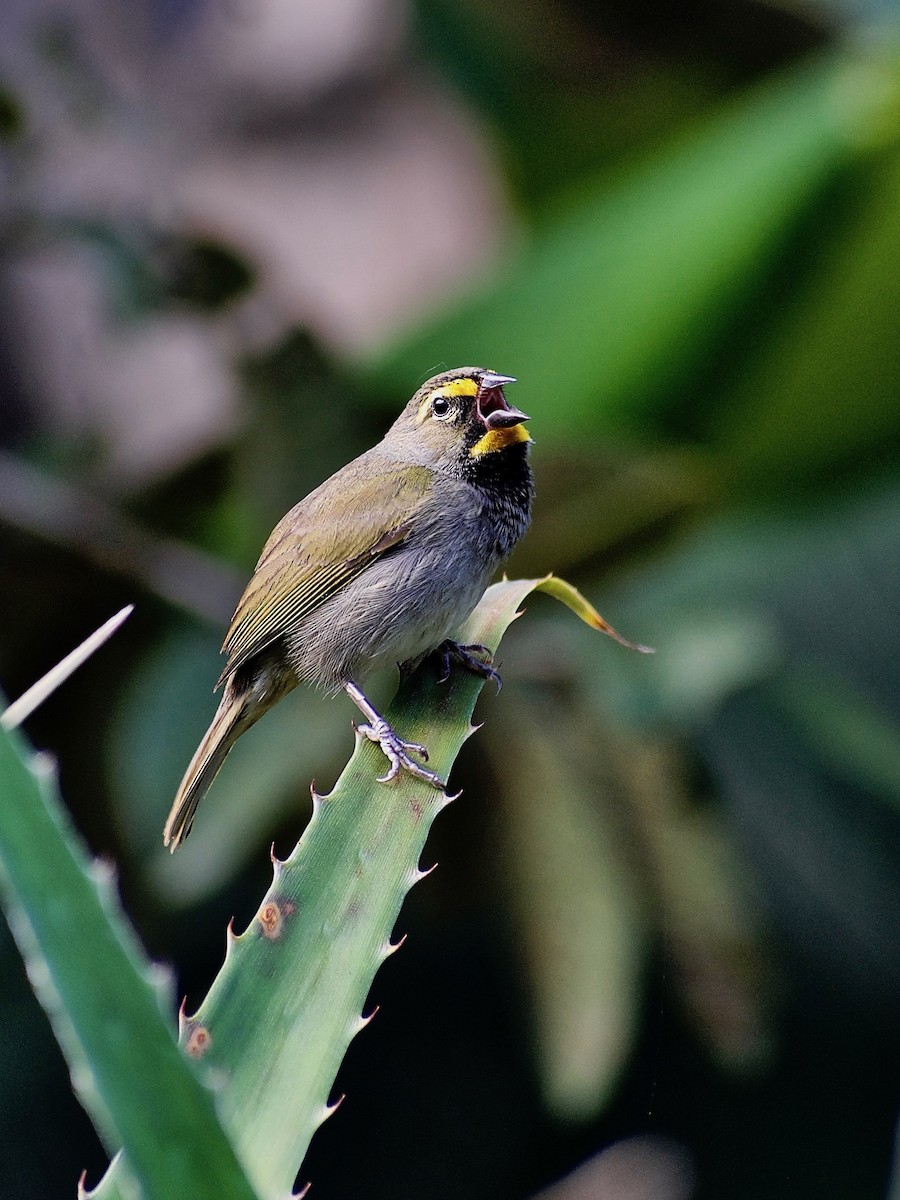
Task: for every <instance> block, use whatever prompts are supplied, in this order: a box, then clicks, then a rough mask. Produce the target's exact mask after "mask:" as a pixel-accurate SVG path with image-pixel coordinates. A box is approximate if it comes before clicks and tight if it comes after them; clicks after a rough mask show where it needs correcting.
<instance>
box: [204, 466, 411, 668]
mask: <svg viewBox="0 0 900 1200" xmlns="http://www.w3.org/2000/svg"><path fill="white" fill-rule="evenodd" d="M433 481H434V476H433V474H432V472H431V471H429V470H428V469H427V468H426V467H417V466H408V465H394V464H390V463H385V462H384V461H383V460H376V461H373V460H372V459H371V458H369V457H368V456H367V455H363V456H362V458H359V459H356V460H355V461H354V462H352V463H349V464H348V465H347V466H346V467H344V468H343V469H342V470H340V471H338V472H337V474H336V475H333V476H332V477H331V478H330V479H328V480H327V481H326V482H325V483H323V484H322V486H321V487H319V488H317V489H316V490H315V491H314V492H311V493H310V494H309V495H308V496H307V497H306V499H305V500H301V501H300V503H299V504H297V505H295V507H294V508H292V509H291V511H290V512H289V513H287V515H286V516H284V517H283V518H282V520H281V521H279V523H278V525H276V527H275V529H274V530H273V531H272V534H271V536H270V537H269V540H268V541H267V542H266V544H265V546H264V547H263V552H262V554H261V555H260V558H259V562H258V563H257V564H256V570H255V571H254V573H253V576H252V578H251V580H250V582H249V583H248V584H247V588H246V590H245V591H244V594H243V596H242V597H241V599H240V600H239V602H238V606H237V609H236V610H235V613H234V616H233V617H232V620H231V626H230V628H229V630H228V632H227V634H226V635H225V641H224V643H223V645H222V652H223V653H224V654H227V656H228V661H227V663H226V665H225V669H224V671H223V672H222V675H221V676H220V678H219V683H218V684H217V685H216V686H217V687H218V686H219V685H221V684H222V683H223V682H224V681H225V680H226V679H227V678H228V676H229V675H231V674H233V672H234V671H236V670H238V668H239V667H241V666H242V665H243V664H244V663H246V662H247V661H248V660H249V659H251V658H253V656H254V655H256V654H258V653H259V652H260V651H261V650H264V649H265V648H266V647H267V646H269V645H271V643H272V642H273V641H275V639H276V638H278V637H279V636H280V635H281V634H283V633H285V632H286V631H287V630H290V629H292V628H296V626H297V625H298V624H299V623H300V622H301V621H302V620H303V619H304V617H306V616H308V615H309V614H310V613H311V612H313V611H314V610H315V609H317V608H318V607H319V606H320V605H321V604H324V602H325V601H326V600H328V599H329V598H330V597H331V596H333V595H334V594H335V593H336V592H338V591H339V590H340V589H341V588H342V587H344V586H345V585H346V584H347V583H349V582H350V580H351V579H353V578H355V577H356V576H357V575H359V574H360V573H361V572H362V571H364V570H365V569H366V567H368V566H370V565H371V563H373V562H374V561H375V560H376V559H377V558H379V557H380V556H381V555H382V554H384V552H385V551H386V550H389V549H390V548H391V547H392V546H396V545H398V544H399V543H400V542H402V541H404V540H405V539H406V538H407V537H408V536H409V533H410V531H411V529H412V527H413V521H414V517H415V514H416V512H417V510H418V509H419V506H420V505H421V504H422V502H423V501H424V500H425V499H426V498H427V496H428V494H429V492H430V490H431V488H432V485H433Z"/></svg>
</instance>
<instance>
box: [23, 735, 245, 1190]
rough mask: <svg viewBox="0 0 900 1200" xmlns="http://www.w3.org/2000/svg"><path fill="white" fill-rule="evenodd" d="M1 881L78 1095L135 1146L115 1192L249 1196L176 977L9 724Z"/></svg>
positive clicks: (106, 1129) (46, 772)
mask: <svg viewBox="0 0 900 1200" xmlns="http://www.w3.org/2000/svg"><path fill="white" fill-rule="evenodd" d="M0 883H2V891H3V901H4V906H5V908H6V914H7V917H8V919H9V922H10V926H11V928H12V930H13V933H14V934H15V937H16V940H17V942H18V944H19V948H20V949H21V951H22V954H23V957H24V958H25V962H26V965H27V967H28V973H29V978H30V979H31V983H32V986H33V987H34V989H35V991H36V992H37V994H38V997H39V998H40V1000H41V1002H42V1003H43V1005H44V1007H45V1008H46V1010H47V1013H48V1015H49V1017H50V1020H51V1022H52V1024H53V1028H54V1032H55V1033H56V1036H57V1038H58V1039H59V1041H60V1044H61V1045H62V1048H63V1050H64V1052H65V1054H66V1057H67V1058H68V1061H69V1066H70V1069H71V1073H72V1082H73V1084H74V1086H75V1088H76V1090H77V1092H78V1094H79V1096H80V1098H81V1100H82V1103H83V1104H84V1106H85V1108H87V1110H88V1112H89V1113H90V1115H91V1117H92V1119H93V1120H94V1123H95V1124H96V1125H97V1127H98V1129H99V1130H100V1132H101V1133H102V1134H103V1135H104V1137H105V1138H106V1139H107V1142H108V1143H109V1144H112V1145H115V1144H117V1143H118V1142H121V1143H122V1144H124V1145H125V1146H126V1147H127V1149H128V1156H129V1163H130V1167H129V1170H128V1171H127V1172H125V1171H123V1172H122V1179H121V1183H122V1186H121V1190H120V1191H119V1192H117V1193H116V1194H117V1195H120V1196H122V1197H123V1198H125V1197H129V1196H130V1197H139V1198H140V1200H172V1197H173V1196H190V1197H191V1198H192V1200H207V1198H208V1200H223V1198H224V1197H229V1200H254V1196H255V1193H254V1192H253V1189H252V1188H251V1186H250V1185H249V1183H248V1182H247V1180H246V1177H245V1176H244V1175H243V1173H242V1171H241V1168H240V1166H239V1165H238V1162H237V1159H236V1158H235V1154H234V1151H233V1149H232V1147H231V1144H230V1142H229V1141H228V1138H227V1137H226V1136H225V1134H224V1133H223V1131H222V1127H221V1126H220V1124H219V1122H218V1120H217V1119H216V1114H215V1109H214V1104H213V1098H212V1096H211V1095H210V1093H209V1090H208V1089H207V1088H206V1087H205V1086H204V1085H203V1083H202V1082H201V1081H200V1080H199V1079H198V1078H197V1074H196V1072H195V1071H193V1070H191V1068H190V1066H189V1064H187V1063H185V1061H184V1059H183V1057H182V1055H180V1054H179V1052H178V1047H177V1045H176V1043H175V1039H174V1038H173V1036H172V1032H171V1030H170V1028H169V1026H168V1023H167V1021H166V1018H165V1017H164V1015H163V1011H164V1009H165V1008H166V1006H167V1001H168V999H169V995H170V989H169V988H168V987H167V986H162V985H163V980H162V979H161V973H160V972H159V971H156V972H155V973H154V972H153V971H152V970H151V968H150V967H149V965H148V964H147V962H146V960H145V959H144V956H143V954H142V953H141V951H140V949H139V947H138V946H137V944H136V941H135V938H134V935H133V933H132V931H131V930H130V929H129V928H128V926H127V924H126V922H125V920H124V919H123V917H122V915H121V913H120V912H119V911H118V908H117V905H116V903H115V899H114V896H113V888H112V886H111V880H110V872H109V871H108V870H106V869H104V868H103V866H102V865H101V864H93V865H92V864H90V863H89V862H88V859H87V857H86V855H85V853H84V851H83V850H82V848H81V846H80V844H79V842H78V840H77V837H76V836H75V834H74V832H73V831H72V829H71V828H70V827H69V824H68V821H67V819H66V817H65V814H64V812H63V810H62V806H61V805H60V803H59V799H58V797H57V794H56V787H55V781H54V778H53V772H52V770H51V768H50V766H49V765H48V761H47V760H46V759H45V758H41V757H37V756H34V755H33V754H32V753H31V752H30V751H29V750H28V748H27V747H26V745H25V743H24V742H23V740H22V739H21V738H20V737H19V736H18V735H17V734H16V733H15V732H6V731H4V730H2V729H0ZM138 1181H139V1182H138ZM74 1183H75V1180H74V1172H73V1190H74Z"/></svg>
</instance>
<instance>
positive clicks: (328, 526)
mask: <svg viewBox="0 0 900 1200" xmlns="http://www.w3.org/2000/svg"><path fill="white" fill-rule="evenodd" d="M515 382H516V381H515V379H514V378H513V377H512V376H509V375H498V374H497V373H496V372H494V371H490V370H487V369H486V368H483V367H458V368H456V369H454V370H449V371H443V372H441V373H440V374H438V375H435V376H434V377H433V378H431V379H429V380H428V382H427V383H424V384H423V385H422V386H421V387H420V388H419V389H418V390H417V391H416V393H415V395H414V396H413V397H412V399H411V400H410V401H409V402H408V403H407V404H406V406H405V407H404V409H403V410H402V412H401V413H400V415H399V416H398V417H397V419H396V421H395V422H394V423H393V425H391V427H390V428H389V429H388V431H387V433H386V434H385V435H384V438H383V439H382V440H381V441H380V442H379V443H378V444H377V445H375V446H373V447H372V448H371V449H370V450H367V451H366V452H365V453H364V454H361V455H360V456H359V457H358V458H356V459H354V460H353V461H352V462H350V463H348V464H347V465H346V466H344V467H342V468H341V469H340V470H338V471H337V472H335V474H334V475H332V476H331V477H330V478H329V479H327V480H326V481H325V482H324V483H322V484H321V485H320V486H319V487H317V488H315V489H314V490H313V491H312V492H310V494H309V495H308V496H306V498H305V499H303V500H301V501H300V502H299V503H298V504H296V505H295V506H294V507H293V508H292V509H291V510H290V511H289V512H288V513H287V514H286V515H285V516H284V517H283V518H282V519H281V521H280V522H279V523H278V524H277V525H276V527H275V529H274V530H273V531H272V534H271V535H270V537H269V539H268V541H267V542H266V544H265V546H264V547H263V551H262V554H261V555H260V558H259V561H258V562H257V564H256V568H255V570H254V572H253V575H252V577H251V579H250V581H249V583H248V584H247V587H246V589H245V591H244V593H243V595H242V597H241V599H240V600H239V601H238V605H237V608H236V610H235V613H234V616H233V618H232V621H231V625H230V627H229V629H228V632H227V633H226V635H225V640H224V643H223V646H222V653H223V654H224V655H225V656H226V661H225V667H224V670H223V671H222V673H221V675H220V676H219V680H218V683H217V684H216V690H219V689H221V690H222V696H221V700H220V702H219V706H218V709H217V710H216V713H215V716H214V717H213V719H212V723H211V724H210V727H209V729H208V730H207V732H206V734H205V736H204V737H203V739H202V741H201V742H200V745H199V746H198V748H197V750H196V752H195V754H194V756H193V758H192V759H191V762H190V764H189V766H188V768H187V770H186V771H185V774H184V778H183V779H182V781H181V785H180V787H179V788H178V792H177V794H176V796H175V801H174V803H173V805H172V809H171V812H170V813H169V816H168V819H167V821H166V823H165V828H164V830H163V842H164V844H165V845H166V846H168V847H169V848H170V850H171V851H172V852H173V853H174V851H175V850H176V849H177V848H178V846H180V845H181V844H182V843H183V842H184V839H185V838H186V837H187V836H188V833H189V832H190V829H191V825H192V823H193V820H194V815H195V813H196V810H197V806H198V804H199V803H200V801H201V800H202V798H203V796H204V795H205V794H206V792H207V790H208V789H209V787H210V785H211V784H212V782H213V779H214V778H215V776H216V774H217V773H218V771H219V768H220V767H221V766H222V763H223V762H224V760H225V757H226V755H227V754H228V752H229V751H230V749H231V748H232V746H233V745H234V743H235V742H236V741H237V739H238V738H239V737H240V736H241V735H242V734H243V733H245V732H246V731H247V730H248V729H249V728H250V727H251V726H252V725H253V724H255V722H256V721H258V720H259V718H260V717H262V716H263V715H264V714H265V713H266V712H267V711H268V710H269V709H270V708H271V707H272V706H273V705H274V704H277V703H278V701H279V700H281V699H282V698H283V697H284V696H286V695H287V693H288V692H290V691H291V690H292V689H293V688H295V687H296V686H297V685H298V684H300V683H304V684H311V685H315V686H317V687H319V688H320V689H322V690H323V691H324V692H326V693H329V694H337V693H339V692H340V691H341V690H343V691H344V692H345V693H346V694H347V695H348V696H349V698H350V699H351V700H352V701H353V703H354V704H355V705H356V707H357V708H358V709H359V711H360V712H361V714H362V716H363V718H364V723H363V724H360V725H359V726H357V728H358V730H359V732H360V733H361V734H363V735H364V736H365V737H367V738H368V739H369V740H370V741H372V742H375V743H377V744H378V745H379V746H380V747H381V750H382V751H383V753H384V755H385V757H386V759H387V760H388V764H389V767H388V770H387V772H386V774H385V775H382V776H379V782H383V783H387V782H390V781H392V780H394V779H396V778H397V777H398V775H399V774H400V772H401V771H404V772H407V773H409V774H410V775H412V776H415V777H416V778H418V779H422V780H425V781H426V782H428V783H429V784H431V785H432V786H434V787H436V788H443V787H444V784H443V782H442V781H441V779H440V778H439V777H438V775H437V774H436V773H435V772H433V771H431V770H430V769H429V768H427V767H426V766H424V765H423V763H422V762H419V761H417V759H422V760H423V761H424V762H427V761H428V751H427V748H426V747H425V746H421V745H419V744H417V743H414V742H406V741H404V740H403V739H402V738H400V737H399V736H398V734H397V733H396V732H395V730H394V729H392V728H391V726H390V725H389V724H388V722H387V721H386V720H385V719H384V717H383V716H382V715H381V714H380V713H379V712H378V711H377V710H376V709H375V708H374V707H373V705H372V704H371V703H370V702H369V700H368V699H367V697H366V695H365V693H364V692H363V691H362V687H361V682H362V681H364V680H365V678H366V677H367V676H368V675H370V674H372V673H373V672H375V671H377V670H378V669H379V668H381V667H385V666H392V665H394V664H398V665H400V667H401V670H404V669H411V668H412V667H414V666H416V665H418V663H420V662H421V661H422V660H423V659H424V658H425V657H426V656H427V655H429V654H431V653H433V652H437V656H438V660H439V663H440V668H441V676H440V677H441V679H446V678H447V677H448V676H449V671H450V662H451V660H456V661H458V662H459V663H460V664H461V665H462V667H464V668H465V669H467V670H470V671H474V672H476V673H477V674H479V675H482V676H485V677H488V678H491V679H494V680H495V681H496V682H497V683H498V685H499V682H500V677H499V675H498V674H497V672H496V670H495V669H494V667H493V664H492V658H491V653H490V651H489V650H488V649H487V648H486V647H484V646H461V645H459V644H458V643H457V642H455V641H454V640H453V639H452V636H451V635H452V634H453V633H454V632H455V631H456V630H457V629H458V628H459V627H460V626H461V625H462V623H463V622H464V621H465V619H466V617H468V615H469V614H470V613H471V612H472V610H473V609H474V608H475V606H476V604H477V603H478V601H479V600H480V598H481V596H482V594H483V592H484V590H485V588H486V587H487V585H488V583H489V582H490V580H491V577H492V576H493V575H494V573H495V572H496V570H497V568H498V566H499V565H500V563H501V562H502V561H503V560H504V559H505V558H506V557H507V556H508V555H509V553H510V551H511V550H512V549H513V547H514V546H515V544H516V543H517V542H518V540H519V539H520V538H521V537H522V535H523V534H524V533H525V531H526V529H527V528H528V525H529V522H530V519H531V508H532V501H533V496H534V485H533V480H532V475H531V469H530V466H529V461H528V459H529V449H530V444H531V437H530V435H529V433H528V431H527V429H526V428H525V422H526V421H528V420H529V418H528V416H527V415H526V414H525V413H523V412H521V411H520V410H519V409H517V408H514V407H512V406H511V405H510V404H509V403H508V402H507V399H506V395H505V392H504V388H506V387H507V386H508V385H510V384H513V383H515Z"/></svg>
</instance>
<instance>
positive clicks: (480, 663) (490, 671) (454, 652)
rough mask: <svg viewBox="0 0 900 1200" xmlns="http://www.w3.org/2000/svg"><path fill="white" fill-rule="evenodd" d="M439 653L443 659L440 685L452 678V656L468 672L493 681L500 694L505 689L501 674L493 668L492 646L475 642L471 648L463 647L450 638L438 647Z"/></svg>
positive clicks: (439, 679) (439, 678) (439, 677)
mask: <svg viewBox="0 0 900 1200" xmlns="http://www.w3.org/2000/svg"><path fill="white" fill-rule="evenodd" d="M437 653H438V654H439V655H440V657H441V673H440V675H439V676H438V682H439V683H446V682H447V680H448V679H449V678H450V658H451V656H452V657H453V658H455V659H456V660H457V662H459V663H461V664H462V666H464V667H465V669H466V670H467V671H471V672H472V674H473V675H480V676H481V678H482V679H491V680H493V682H494V683H495V684H496V685H497V691H498V692H499V691H500V689H501V688H502V687H503V680H502V679H501V678H500V672H499V671H496V670H495V669H494V666H493V662H494V655H493V651H492V650H491V648H490V646H482V644H481V643H480V642H474V643H472V644H471V645H469V646H461V645H460V644H459V642H454V641H452V640H451V639H450V638H448V639H447V640H446V641H444V642H441V644H440V646H438V648H437ZM485 660H486V661H485Z"/></svg>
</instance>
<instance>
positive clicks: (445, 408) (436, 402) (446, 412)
mask: <svg viewBox="0 0 900 1200" xmlns="http://www.w3.org/2000/svg"><path fill="white" fill-rule="evenodd" d="M431 414H432V416H435V417H437V419H438V420H439V421H443V420H445V419H446V418H447V417H449V416H450V401H449V400H448V399H447V397H446V396H435V398H434V399H433V400H432V402H431Z"/></svg>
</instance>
